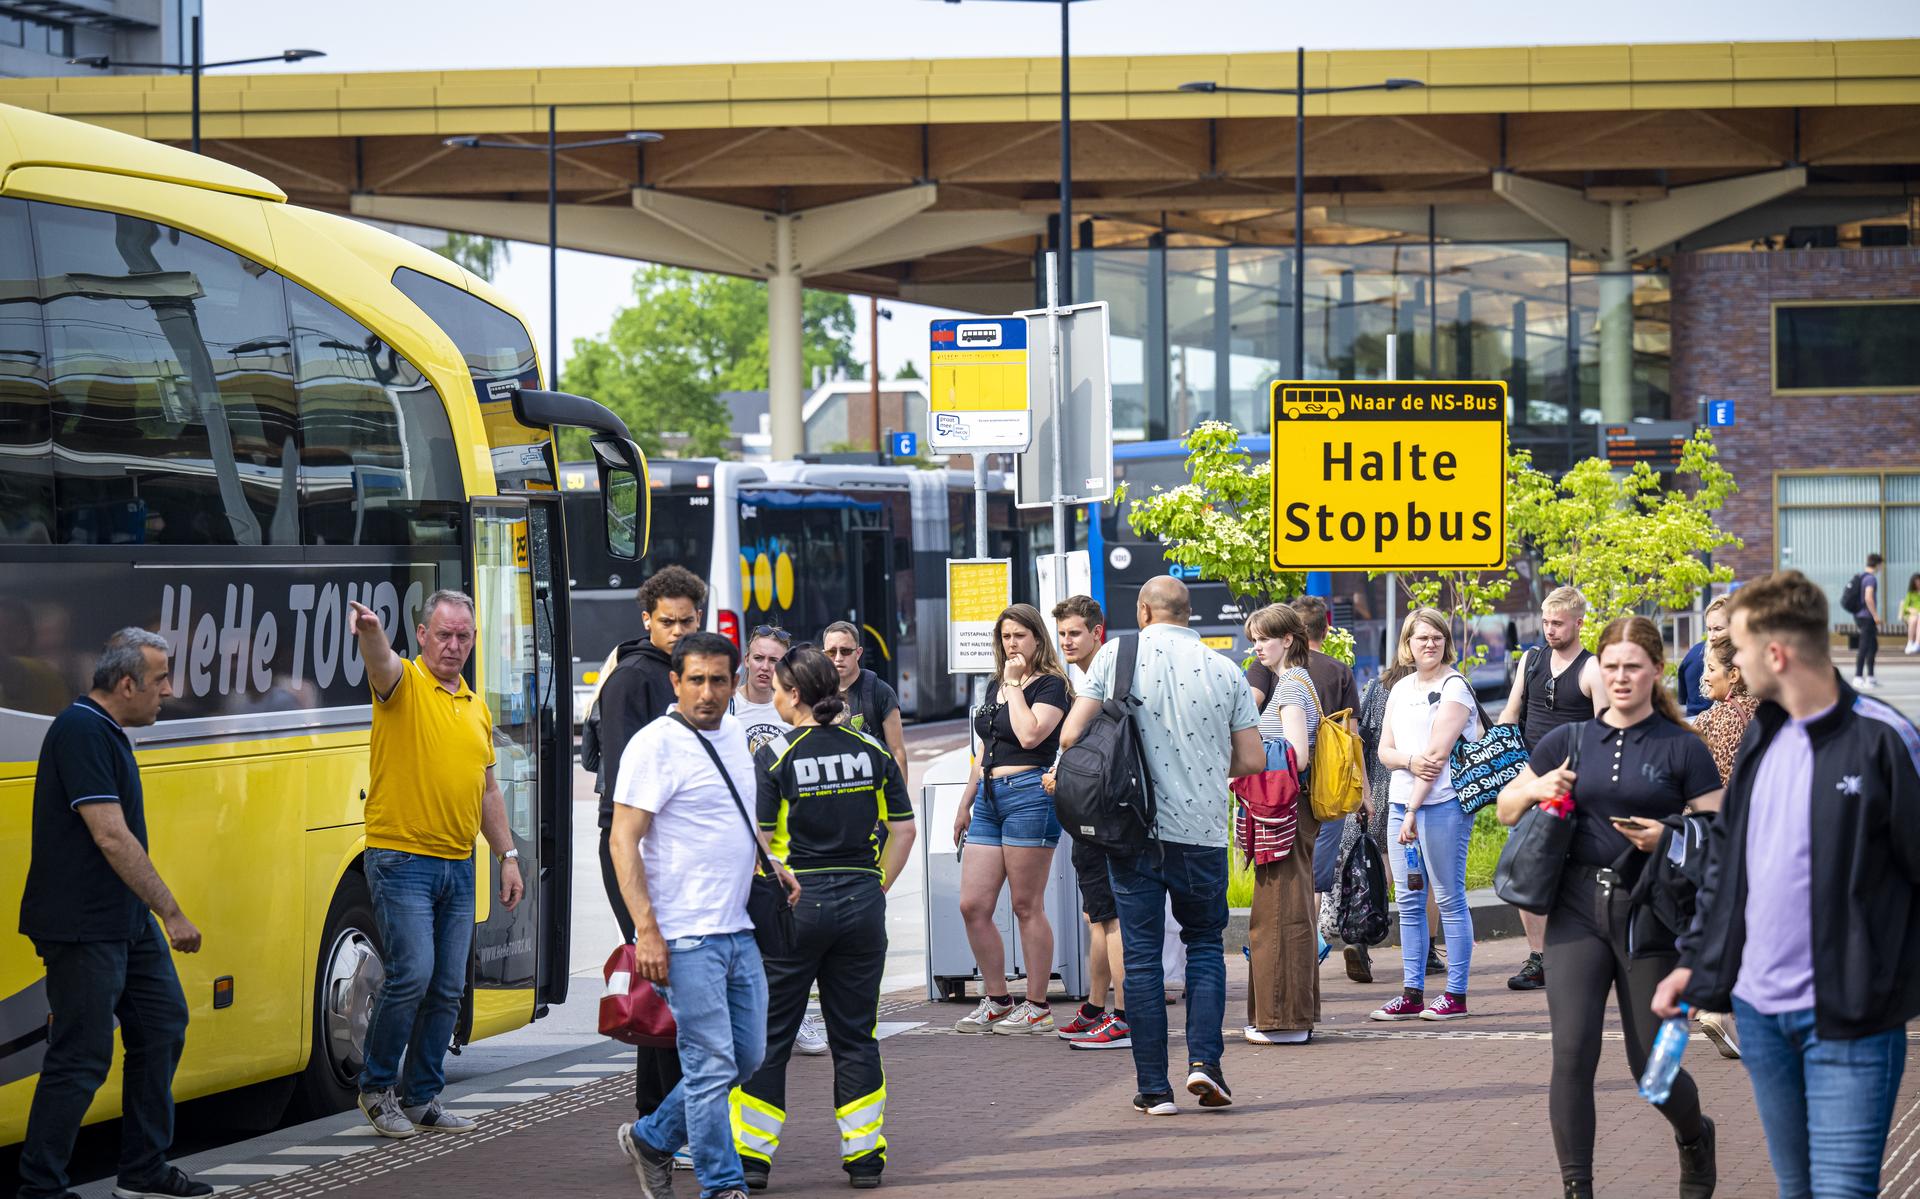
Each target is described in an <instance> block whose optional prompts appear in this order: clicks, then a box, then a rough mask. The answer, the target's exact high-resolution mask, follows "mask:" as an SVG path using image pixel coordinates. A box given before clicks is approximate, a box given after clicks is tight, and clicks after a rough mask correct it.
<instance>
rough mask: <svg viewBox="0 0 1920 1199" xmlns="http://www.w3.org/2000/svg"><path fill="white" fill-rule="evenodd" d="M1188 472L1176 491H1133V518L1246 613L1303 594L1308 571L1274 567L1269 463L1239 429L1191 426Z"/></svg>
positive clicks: (1140, 530)
mask: <svg viewBox="0 0 1920 1199" xmlns="http://www.w3.org/2000/svg"><path fill="white" fill-rule="evenodd" d="M1182 444H1183V445H1185V446H1186V450H1187V478H1188V479H1189V480H1191V481H1190V482H1187V483H1183V484H1181V485H1180V486H1178V487H1175V488H1173V489H1172V490H1170V491H1169V490H1162V489H1160V488H1155V489H1154V490H1153V491H1152V492H1150V493H1148V494H1146V495H1135V496H1130V497H1128V498H1129V499H1130V500H1131V501H1132V508H1131V510H1130V511H1129V512H1128V514H1127V521H1128V523H1129V524H1131V525H1132V526H1133V531H1134V532H1136V533H1139V534H1140V535H1141V536H1143V537H1155V538H1158V539H1159V541H1160V543H1161V544H1162V545H1164V546H1165V547H1166V553H1167V557H1168V558H1169V559H1171V560H1172V561H1174V562H1177V563H1179V564H1180V565H1182V566H1190V567H1195V568H1197V569H1198V570H1199V571H1200V577H1201V578H1203V579H1206V580H1208V581H1210V582H1215V583H1224V584H1226V586H1227V589H1228V590H1229V591H1231V592H1232V593H1233V595H1234V598H1235V599H1238V600H1240V601H1241V606H1242V608H1243V609H1244V610H1246V611H1252V610H1253V609H1255V608H1258V607H1262V606H1264V605H1266V604H1271V603H1276V602H1278V601H1280V600H1284V599H1288V598H1291V597H1292V596H1295V595H1298V594H1300V591H1301V589H1302V588H1303V587H1304V586H1305V584H1306V575H1304V574H1302V573H1301V572H1299V571H1276V570H1274V569H1273V564H1272V557H1271V548H1270V545H1269V541H1268V538H1269V535H1270V533H1271V530H1272V528H1273V496H1272V494H1271V489H1270V484H1271V480H1272V477H1273V467H1272V464H1271V463H1268V462H1261V463H1259V464H1257V465H1256V464H1255V463H1254V462H1253V459H1252V457H1251V456H1250V455H1249V454H1247V453H1246V452H1245V451H1244V450H1242V449H1241V448H1240V431H1239V430H1238V429H1236V428H1234V427H1233V426H1232V425H1230V424H1227V423H1226V422H1224V421H1216V420H1210V421H1202V422H1201V423H1200V424H1198V425H1195V426H1194V427H1193V428H1192V429H1191V430H1189V431H1188V432H1187V435H1186V437H1185V439H1184V440H1183V441H1182Z"/></svg>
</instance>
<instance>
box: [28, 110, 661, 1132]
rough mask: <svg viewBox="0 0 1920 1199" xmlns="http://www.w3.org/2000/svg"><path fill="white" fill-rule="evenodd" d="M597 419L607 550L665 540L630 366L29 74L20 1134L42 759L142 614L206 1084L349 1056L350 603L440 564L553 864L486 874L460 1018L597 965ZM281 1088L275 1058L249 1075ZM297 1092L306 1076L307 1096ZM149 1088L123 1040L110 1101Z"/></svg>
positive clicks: (160, 800)
mask: <svg viewBox="0 0 1920 1199" xmlns="http://www.w3.org/2000/svg"><path fill="white" fill-rule="evenodd" d="M555 425H574V426H580V427H584V428H587V429H590V430H592V431H593V433H594V450H595V454H596V457H597V460H598V462H599V468H600V472H601V475H602V482H603V483H604V486H603V488H602V491H601V494H602V495H603V496H605V497H607V498H606V501H605V504H604V519H605V525H606V538H607V543H608V548H609V551H610V552H611V553H613V554H614V555H615V556H618V557H624V558H633V557H636V556H638V555H639V554H641V553H644V551H645V542H646V521H647V511H646V499H645V496H646V492H647V488H646V483H645V472H646V465H645V462H644V460H643V459H642V458H641V457H640V455H639V451H638V450H637V449H636V448H635V447H634V446H633V444H632V442H631V440H630V439H629V438H628V436H627V430H626V427H625V426H624V425H623V424H621V422H620V421H619V419H618V418H617V417H615V416H614V415H613V414H612V413H610V412H608V411H607V410H606V409H605V408H604V407H602V406H600V405H599V404H596V403H593V402H592V401H590V400H584V399H580V398H579V397H573V396H566V395H561V394H558V393H555V392H551V391H542V390H540V377H539V368H538V364H537V363H536V361H535V357H534V352H533V347H532V344H531V342H530V340H529V338H528V336H527V332H526V327H525V325H524V324H523V323H522V321H521V320H520V319H519V317H517V316H515V315H514V314H513V312H512V310H511V309H510V308H509V307H508V306H507V305H506V304H505V303H504V302H503V301H502V300H501V299H500V297H498V296H497V295H496V294H494V293H493V292H492V291H491V290H490V289H489V288H488V287H487V286H486V285H485V284H484V283H482V282H481V281H480V280H478V279H476V278H474V277H473V276H471V275H469V274H467V273H466V272H464V271H463V270H461V269H460V268H459V267H458V266H456V265H454V264H453V263H451V262H449V261H447V260H446V259H444V258H442V257H440V256H438V255H436V254H433V253H431V252H429V251H427V250H425V249H423V248H422V247H420V246H417V245H414V244H412V243H410V242H407V241H405V240H403V239H401V238H397V237H394V236H392V235H390V234H387V233H384V232H381V231H379V230H376V229H372V228H370V227H368V226H365V225H361V224H359V223H357V222H354V221H350V220H348V219H346V218H344V217H339V216H334V215H331V214H328V213H323V212H317V211H311V210H306V209H301V208H298V207H294V206H292V205H289V204H287V203H286V196H285V194H284V193H282V192H281V191H280V190H279V189H278V188H277V187H275V186H274V185H273V184H272V183H270V182H268V181H267V180H265V179H263V178H260V177H259V176H257V175H253V174H251V173H249V172H247V171H244V170H240V169H238V168H235V167H232V166H229V165H227V164H225V163H222V162H218V161H215V160H213V159H209V158H203V157H200V156H197V155H193V154H189V153H187V152H185V151H183V150H178V149H173V148H171V147H167V146H162V145H158V144H155V143H151V142H147V141H143V140H140V139H138V138H134V137H129V136H126V135H124V134H119V133H114V132H111V131H107V130H103V129H98V128H94V127H92V126H88V125H84V124H79V123H76V122H72V121H66V120H62V119H60V118H57V117H50V116H45V115H42V114H39V113H32V112H27V111H23V110H21V109H17V108H10V107H6V106H0V1144H11V1143H13V1142H17V1141H19V1140H20V1139H21V1136H22V1135H23V1131H24V1128H25V1124H26V1115H27V1108H28V1104H29V1101H30V1099H31V1097H32V1093H33V1087H34V1083H35V1080H36V1078H37V1076H38V1071H39V1069H40V1062H41V1060H42V1056H43V1054H44V1051H45V1046H46V1030H47V1003H46V995H45V987H44V977H43V975H42V971H41V968H40V959H39V957H38V956H37V955H36V954H35V953H34V950H33V946H32V944H31V943H30V942H29V941H28V940H27V939H26V938H24V937H22V936H20V935H19V934H18V933H17V932H16V931H15V929H16V927H17V926H16V922H15V921H16V917H15V913H16V912H17V911H18V909H19V903H20V895H21V890H22V887H23V885H24V880H25V877H26V867H27V860H28V854H29V848H30V833H31V830H30V821H31V812H32V791H33V774H34V766H35V762H36V759H37V757H38V753H39V746H40V742H41V739H42V738H43V737H44V735H45V732H46V729H47V727H48V725H49V724H50V723H51V721H52V718H53V716H54V715H55V714H56V713H57V712H59V711H60V710H61V708H63V707H64V706H65V705H66V704H67V703H68V702H69V701H70V700H71V699H72V697H73V696H75V695H77V694H79V693H81V692H83V691H84V690H85V689H86V686H87V681H88V678H89V674H90V671H91V665H90V663H91V660H92V658H93V656H94V655H95V654H96V653H97V652H98V650H99V647H100V645H101V644H102V642H103V641H104V640H105V639H106V637H107V636H108V634H109V633H111V632H112V631H113V630H115V629H117V628H121V627H124V626H127V625H139V626H143V627H145V628H149V629H153V630H155V631H158V632H160V633H161V634H162V635H164V636H165V637H166V638H167V639H168V641H169V642H170V644H171V646H172V656H171V665H172V670H173V679H172V681H173V690H174V696H175V698H174V699H173V700H171V701H169V702H168V704H167V705H166V706H165V707H164V708H163V709H162V711H161V719H160V720H159V722H158V723H156V724H155V725H154V726H152V727H151V728H147V729H142V730H135V731H134V733H133V736H134V741H135V749H136V752H137V753H138V756H139V759H140V765H141V770H142V774H143V777H144V780H145V791H146V808H147V823H148V827H149V830H150V835H151V839H152V845H151V849H152V853H153V857H154V860H155V862H156V863H157V865H158V866H159V868H160V870H161V872H162V874H163V875H164V877H165V878H166V879H167V881H168V882H169V883H170V884H171V885H172V887H173V889H174V891H175V893H176V894H177V895H178V896H179V898H180V903H181V906H182V908H183V909H184V910H185V911H186V912H187V913H188V915H189V916H190V917H191V918H192V919H193V921H194V922H195V923H196V924H197V925H198V926H199V927H200V929H201V930H202V932H203V933H204V934H205V944H204V948H203V949H202V951H201V952H200V953H198V954H194V955H191V956H185V957H181V958H179V959H178V960H177V963H176V964H177V965H178V966H179V969H180V979H181V984H182V986H183V987H184V988H185V990H186V996H187V1003H188V1007H189V1009H190V1010H191V1013H192V1019H191V1024H190V1026H189V1029H188V1032H187V1045H186V1055H185V1058H184V1059H183V1060H182V1062H181V1064H180V1070H179V1074H178V1077H177V1080H176V1082H175V1093H176V1094H177V1095H178V1096H179V1097H181V1098H190V1097H194V1096H200V1095H207V1094H212V1093H215V1092H221V1091H227V1090H232V1089H234V1088H238V1087H243V1086H250V1085H252V1084H261V1085H260V1087H259V1088H258V1095H259V1099H260V1104H259V1105H257V1106H255V1110H258V1106H268V1107H271V1105H272V1104H274V1103H277V1102H279V1101H280V1100H281V1099H283V1098H294V1099H297V1100H298V1101H299V1102H300V1103H301V1105H302V1106H303V1107H305V1108H306V1109H307V1110H310V1111H326V1110H335V1109H339V1108H343V1107H345V1106H346V1105H347V1104H348V1103H349V1102H350V1101H351V1098H352V1095H353V1093H354V1086H353V1079H354V1075H355V1073H356V1072H357V1071H358V1069H359V1067H360V1064H361V1060H360V1051H361V1044H362V1039H363V1035H364V1032H365V1028H366V1017H367V1009H368V1005H369V1002H370V1000H371V998H372V995H373V993H374V992H375V990H376V989H377V988H378V986H379V983H380V979H381V969H380V962H379V956H378V948H379V946H378V937H377V933H376V931H375V929H374V926H373V920H372V912H371V910H370V903H369V899H368V893H367V887H366V883H365V879H364V877H363V875H362V873H361V867H360V855H361V850H362V847H363V830H362V813H363V805H364V804H365V802H366V789H367V773H368V767H367V737H368V729H369V725H370V719H371V712H370V707H369V701H368V696H367V690H366V683H365V678H364V666H363V664H362V662H361V660H360V656H359V651H358V646H357V645H356V642H355V639H354V636H353V634H352V633H351V632H350V630H349V624H348V617H347V604H348V602H349V601H351V600H358V601H360V602H362V603H365V604H367V605H369V606H370V607H372V608H373V609H374V610H375V611H376V612H378V613H379V614H380V616H381V618H382V621H383V623H384V624H385V626H386V627H387V628H388V629H389V630H392V631H393V632H394V635H395V639H396V643H397V644H398V646H399V648H400V649H401V650H402V652H407V653H411V652H413V651H414V650H415V649H416V648H417V646H416V645H415V644H414V628H415V625H416V623H417V621H418V619H419V617H420V608H421V606H422V601H423V600H424V599H425V598H426V596H427V595H428V594H430V593H431V592H432V591H433V590H434V589H435V588H438V587H458V588H461V589H463V590H465V591H467V592H469V593H470V594H472V595H473V596H474V598H475V600H476V601H477V603H478V608H479V612H478V616H479V633H480V638H479V646H478V650H477V652H476V654H475V656H474V666H473V671H474V674H473V677H472V679H471V681H472V683H473V685H474V686H475V688H476V690H478V691H479V692H480V693H481V694H482V695H483V696H484V697H485V698H486V701H487V703H488V706H489V707H490V708H491V709H492V712H493V715H494V719H495V722H496V726H495V740H496V743H497V744H496V750H497V755H498V764H499V765H498V771H497V775H498V778H499V780H500V784H501V787H502V789H503V790H504V792H505V794H506V801H507V811H508V815H509V818H510V822H511V824H512V827H513V833H514V839H515V842H516V844H517V845H518V847H519V849H520V853H521V855H522V863H523V866H524V868H525V871H526V878H527V880H528V898H527V901H526V902H524V903H522V904H521V905H520V906H519V907H518V908H517V909H516V910H515V911H513V912H506V911H504V910H502V909H501V908H500V907H499V905H498V904H497V903H490V902H489V900H488V896H489V894H490V893H491V892H492V891H493V889H494V888H493V887H492V886H491V882H492V880H491V877H490V875H491V871H492V866H491V861H490V858H489V856H488V855H486V854H484V853H482V854H478V855H476V858H477V865H476V869H477V870H478V871H479V872H480V874H481V877H480V878H479V879H478V880H477V893H478V896H479V909H478V911H477V913H476V924H477V927H476V930H475V938H474V952H473V959H472V963H471V969H470V980H471V981H470V984H469V987H468V997H467V1002H466V1004H465V1005H464V1009H463V1011H462V1016H461V1020H460V1024H459V1029H458V1032H457V1034H456V1036H457V1037H458V1038H459V1039H461V1040H467V1039H473V1038H479V1037H484V1036H489V1035H492V1034H495V1033H499V1032H503V1031H505V1030H508V1029H512V1028H517V1027H519V1026H521V1025H524V1024H525V1023H527V1022H528V1021H529V1020H532V1019H535V1018H537V1017H538V1016H539V1015H540V1014H542V1013H543V1011H544V1005H546V1004H550V1003H557V1002H560V1001H561V1000H562V999H564V998H565V994H566V984H567V968H566V963H567V928H568V918H569V913H568V894H569V864H570V862H571V852H570V850H571V821H570V817H571V812H572V796H571V790H572V742H571V738H570V736H569V725H570V719H569V717H570V707H571V700H572V688H571V686H570V683H571V679H570V678H569V677H568V676H569V657H570V654H569V650H568V632H567V577H568V576H567V570H566V563H565V553H566V538H565V537H564V536H563V535H562V528H561V520H562V517H561V510H560V506H559V500H558V492H557V490H556V488H555V486H554V474H555V462H554V446H553V435H552V428H553V426H555ZM249 1098H250V1099H252V1098H254V1093H253V1092H250V1093H249ZM276 1110H277V1109H276ZM118 1112H119V1074H118V1066H117V1065H116V1067H115V1073H114V1076H113V1077H112V1078H110V1079H109V1081H108V1084H107V1086H106V1088H105V1089H104V1090H103V1091H102V1092H101V1094H100V1097H99V1100H98V1101H97V1102H96V1103H95V1104H94V1107H93V1109H92V1111H91V1112H90V1113H89V1118H90V1119H95V1120H98V1119H108V1118H111V1117H113V1116H115V1115H117V1114H118Z"/></svg>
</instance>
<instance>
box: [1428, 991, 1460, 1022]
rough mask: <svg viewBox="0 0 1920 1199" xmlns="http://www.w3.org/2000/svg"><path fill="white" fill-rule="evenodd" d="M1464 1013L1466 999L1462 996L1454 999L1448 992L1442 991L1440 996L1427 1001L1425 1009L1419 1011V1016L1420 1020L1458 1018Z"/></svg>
mask: <svg viewBox="0 0 1920 1199" xmlns="http://www.w3.org/2000/svg"><path fill="white" fill-rule="evenodd" d="M1466 1014H1467V1001H1466V999H1465V998H1464V997H1462V998H1459V999H1456V998H1454V997H1453V996H1452V995H1451V994H1449V993H1448V992H1445V991H1442V992H1441V993H1440V998H1438V999H1436V1000H1434V1001H1433V1002H1432V1003H1429V1004H1428V1005H1427V1010H1426V1011H1424V1012H1421V1013H1420V1018H1421V1019H1422V1020H1458V1019H1461V1018H1462V1017H1464V1016H1465V1015H1466Z"/></svg>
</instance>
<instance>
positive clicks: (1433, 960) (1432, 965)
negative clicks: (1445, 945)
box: [1427, 945, 1447, 974]
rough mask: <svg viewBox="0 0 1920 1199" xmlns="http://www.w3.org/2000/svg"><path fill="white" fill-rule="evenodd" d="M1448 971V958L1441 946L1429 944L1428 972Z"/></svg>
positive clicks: (1440, 972)
mask: <svg viewBox="0 0 1920 1199" xmlns="http://www.w3.org/2000/svg"><path fill="white" fill-rule="evenodd" d="M1446 972H1447V959H1446V957H1445V956H1444V955H1442V954H1441V952H1440V947H1439V946H1438V945H1429V946H1427V973H1428V974H1445V973H1446Z"/></svg>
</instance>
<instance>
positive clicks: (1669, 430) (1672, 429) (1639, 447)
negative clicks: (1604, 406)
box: [1600, 420, 1694, 470]
mask: <svg viewBox="0 0 1920 1199" xmlns="http://www.w3.org/2000/svg"><path fill="white" fill-rule="evenodd" d="M1693 433H1694V427H1693V422H1692V421H1685V420H1647V421H1634V422H1632V423H1630V424H1624V425H1601V426H1600V455H1601V457H1603V458H1605V459H1606V460H1607V463H1608V464H1609V465H1611V466H1624V467H1628V468H1631V467H1632V466H1633V464H1634V463H1636V462H1644V463H1646V464H1647V465H1648V466H1649V467H1650V468H1652V469H1653V470H1672V469H1673V468H1674V467H1676V466H1679V465H1680V456H1681V455H1682V454H1684V453H1685V452H1686V449H1687V442H1689V441H1691V440H1692V439H1693Z"/></svg>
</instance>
